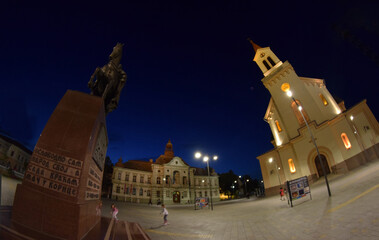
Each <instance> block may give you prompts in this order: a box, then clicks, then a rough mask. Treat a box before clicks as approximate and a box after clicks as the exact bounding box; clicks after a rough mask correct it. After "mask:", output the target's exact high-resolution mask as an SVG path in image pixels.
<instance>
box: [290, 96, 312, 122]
mask: <svg viewBox="0 0 379 240" xmlns="http://www.w3.org/2000/svg"><path fill="white" fill-rule="evenodd" d="M296 102H297V104H296V103H295V102H293V101H292V103H291V107H292V110H293V112H294V113H295V116H296V118H297V121H298V122H299V124H300V125H304V124H305V122H304V118H305V120H306V121H307V122H309V117H308V114H307V112H306V111H305V110H304V108H303V107H302V108H301V112H302V113H303V115H304V118H303V117H302V116H301V113H300V110H299V108H298V106H297V105H299V106H301V103H300V101H299V100H296Z"/></svg>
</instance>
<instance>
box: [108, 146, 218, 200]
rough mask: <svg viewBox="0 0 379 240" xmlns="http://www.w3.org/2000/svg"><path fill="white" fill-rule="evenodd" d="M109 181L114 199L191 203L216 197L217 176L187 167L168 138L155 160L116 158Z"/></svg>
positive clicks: (200, 169) (203, 170) (215, 198)
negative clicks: (196, 199)
mask: <svg viewBox="0 0 379 240" xmlns="http://www.w3.org/2000/svg"><path fill="white" fill-rule="evenodd" d="M209 180H210V182H209ZM112 183H113V187H112V199H114V200H118V201H126V202H135V203H149V202H151V203H152V204H157V203H164V204H190V203H191V204H193V203H194V201H195V198H198V197H205V198H209V197H212V201H213V202H216V201H219V200H220V191H219V181H218V175H217V174H216V173H215V172H214V171H212V172H211V174H210V177H209V178H208V172H207V171H206V169H203V168H195V167H191V166H189V165H188V164H187V163H186V162H185V161H184V160H183V159H182V158H180V157H177V156H175V155H174V151H173V147H172V143H171V141H170V140H169V141H168V143H167V144H166V149H165V152H164V154H163V155H161V156H159V157H158V158H157V159H156V160H155V162H154V160H153V159H150V160H149V161H143V160H129V161H127V162H124V163H123V162H122V160H121V159H119V161H118V162H117V163H116V165H115V167H114V168H113V176H112Z"/></svg>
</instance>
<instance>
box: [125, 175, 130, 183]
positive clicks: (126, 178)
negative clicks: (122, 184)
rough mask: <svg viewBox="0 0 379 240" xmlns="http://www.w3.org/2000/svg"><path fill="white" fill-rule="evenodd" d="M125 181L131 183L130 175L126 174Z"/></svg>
mask: <svg viewBox="0 0 379 240" xmlns="http://www.w3.org/2000/svg"><path fill="white" fill-rule="evenodd" d="M125 181H127V182H128V181H129V173H126V174H125Z"/></svg>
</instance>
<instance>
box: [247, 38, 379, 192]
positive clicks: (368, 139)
mask: <svg viewBox="0 0 379 240" xmlns="http://www.w3.org/2000/svg"><path fill="white" fill-rule="evenodd" d="M251 43H252V45H253V47H254V50H255V56H254V61H255V62H256V63H257V65H258V67H259V68H260V69H261V71H262V73H263V75H264V77H263V79H262V83H263V85H264V86H265V87H266V88H267V90H268V91H269V92H270V94H271V98H270V101H269V103H268V107H267V111H266V113H265V115H264V121H266V122H267V123H268V124H269V126H270V129H271V132H272V135H273V139H272V141H271V142H272V144H273V145H274V148H273V149H272V150H270V151H268V152H266V153H264V154H262V155H260V156H258V157H257V159H258V160H259V162H260V166H261V171H262V176H263V182H264V187H265V191H266V195H273V194H278V192H279V188H280V187H281V186H284V184H285V182H286V181H288V180H293V179H296V178H299V177H302V176H307V177H308V180H309V181H310V182H314V181H315V180H317V179H318V178H320V177H321V176H323V171H322V165H321V162H320V160H319V158H318V154H317V151H316V147H315V145H314V144H313V141H312V139H311V135H310V134H309V131H308V129H307V126H306V123H308V125H309V128H310V131H311V132H312V134H313V136H314V139H315V142H316V144H317V146H318V150H319V153H320V157H321V160H322V164H323V165H324V169H325V172H326V174H329V173H331V174H340V173H346V172H348V171H350V170H352V169H354V168H356V167H358V166H360V165H362V164H364V163H366V162H369V161H373V160H375V159H378V156H379V145H378V143H379V124H378V121H377V120H376V119H375V116H374V115H373V113H372V112H371V110H370V108H369V107H368V106H367V103H366V100H363V101H361V102H359V103H357V104H356V105H354V106H353V107H351V108H350V109H346V108H345V105H344V102H343V101H342V100H339V99H337V98H334V97H333V96H332V95H331V94H330V92H329V91H328V89H327V88H326V85H325V81H324V80H323V79H317V78H307V77H299V76H298V75H297V74H296V72H295V70H294V68H293V67H292V65H291V64H290V63H289V62H288V61H285V62H284V63H283V62H282V61H280V60H279V58H278V57H277V56H276V55H275V54H274V53H273V52H272V51H271V49H270V48H269V47H265V48H262V47H260V46H258V45H257V44H255V43H253V42H252V41H251ZM300 111H301V112H300ZM305 121H306V122H305Z"/></svg>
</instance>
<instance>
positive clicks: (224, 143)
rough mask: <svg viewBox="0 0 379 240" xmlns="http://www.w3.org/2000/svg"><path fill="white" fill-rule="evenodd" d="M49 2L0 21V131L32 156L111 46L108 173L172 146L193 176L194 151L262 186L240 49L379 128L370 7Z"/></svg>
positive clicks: (265, 130)
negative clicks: (315, 84) (290, 71)
mask: <svg viewBox="0 0 379 240" xmlns="http://www.w3.org/2000/svg"><path fill="white" fill-rule="evenodd" d="M50 2H54V3H53V4H55V5H46V4H44V5H40V6H39V5H38V4H37V3H36V2H34V1H33V2H28V3H21V1H11V2H7V3H3V4H2V6H1V10H0V26H1V29H0V30H1V32H0V42H1V44H0V61H1V63H0V71H1V87H0V110H1V111H0V131H1V133H6V134H8V135H9V136H11V137H13V138H15V139H17V140H18V141H20V142H22V143H24V144H25V145H26V146H27V147H29V148H30V149H31V150H32V149H33V148H34V145H35V144H36V142H37V140H38V137H39V135H40V133H41V132H42V130H43V128H44V126H45V124H46V122H47V121H48V119H49V116H50V115H51V113H52V112H53V111H54V108H55V107H56V105H57V104H58V102H59V101H60V99H61V98H62V97H63V95H64V94H65V92H66V90H67V89H72V90H77V91H82V92H86V93H89V89H88V88H87V82H88V81H89V79H90V76H91V75H92V73H93V71H94V70H95V68H96V67H98V66H99V67H101V66H103V65H104V64H106V63H107V62H108V56H109V54H110V53H111V51H112V48H113V46H115V44H116V43H117V42H121V43H124V44H125V46H124V55H123V59H122V62H121V63H122V65H123V69H124V70H125V72H126V73H127V75H128V79H127V82H126V85H125V87H124V89H123V92H122V94H121V98H120V103H119V107H118V109H116V110H115V111H114V112H111V113H110V114H109V115H108V117H107V128H108V137H109V147H108V152H107V155H109V156H110V158H111V159H112V161H113V162H117V160H118V158H120V157H122V159H123V160H124V161H125V160H131V159H149V158H154V159H156V158H157V157H158V156H159V155H160V154H163V152H164V148H165V144H166V143H167V141H168V139H171V141H172V143H173V148H174V152H175V155H176V156H179V157H182V158H183V159H184V161H186V162H187V163H188V164H190V165H191V166H196V167H204V166H205V164H204V163H203V162H201V161H199V160H195V159H194V157H193V154H194V152H195V151H198V150H199V151H202V152H204V153H209V154H217V155H218V156H219V160H218V161H217V162H211V167H214V168H215V170H216V172H218V173H222V172H227V171H228V170H229V169H232V170H233V171H234V172H235V173H236V174H240V175H242V174H250V175H251V176H252V177H257V178H260V177H261V176H260V175H261V173H260V167H259V162H258V160H257V159H256V157H257V156H258V155H260V154H262V153H265V152H267V151H269V150H270V149H272V148H273V146H272V145H271V143H270V139H271V131H270V128H269V125H268V124H267V123H266V122H264V121H263V116H264V114H265V111H266V108H267V105H268V102H269V99H270V94H269V92H268V91H267V90H266V88H265V87H264V86H263V84H262V83H261V79H262V78H263V74H262V72H261V71H260V69H259V68H258V66H257V65H256V64H255V63H254V62H253V61H252V59H253V57H254V50H253V48H252V46H251V45H250V43H249V42H248V41H247V40H246V39H247V38H248V37H250V38H251V39H252V40H253V41H254V42H255V43H256V44H258V45H260V46H261V47H267V46H269V47H270V48H271V49H272V51H273V52H274V53H275V54H276V55H277V56H278V57H279V59H280V60H281V61H283V62H284V61H286V60H288V61H289V62H290V63H291V64H292V66H293V67H294V69H295V71H296V73H297V74H298V75H299V76H302V77H311V78H321V79H325V81H326V86H327V88H328V90H329V91H330V92H331V93H332V94H333V95H335V96H338V97H339V98H342V99H343V100H345V105H346V107H347V108H349V107H351V106H353V105H354V104H356V103H358V102H360V101H361V100H363V99H367V103H368V105H369V107H370V108H371V110H372V111H373V113H374V115H376V116H377V117H378V116H379V102H378V101H377V97H376V95H377V94H378V90H379V88H378V81H379V79H378V76H379V47H378V42H379V17H378V16H379V14H378V12H379V6H378V4H377V3H375V2H376V1H354V2H352V1H331V2H328V4H327V5H323V4H317V3H313V1H299V2H297V4H296V3H289V2H288V1H282V2H281V3H280V4H279V3H276V2H275V1H259V2H257V1H223V0H221V1H199V2H198V1H172V2H169V1H142V0H141V1H121V2H112V1H102V3H101V4H100V3H96V2H95V1H91V2H88V3H81V2H82V1H76V2H75V3H70V2H68V1H62V5H58V4H57V3H56V2H58V1H50ZM291 2H292V1H291ZM348 2H351V3H348Z"/></svg>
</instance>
